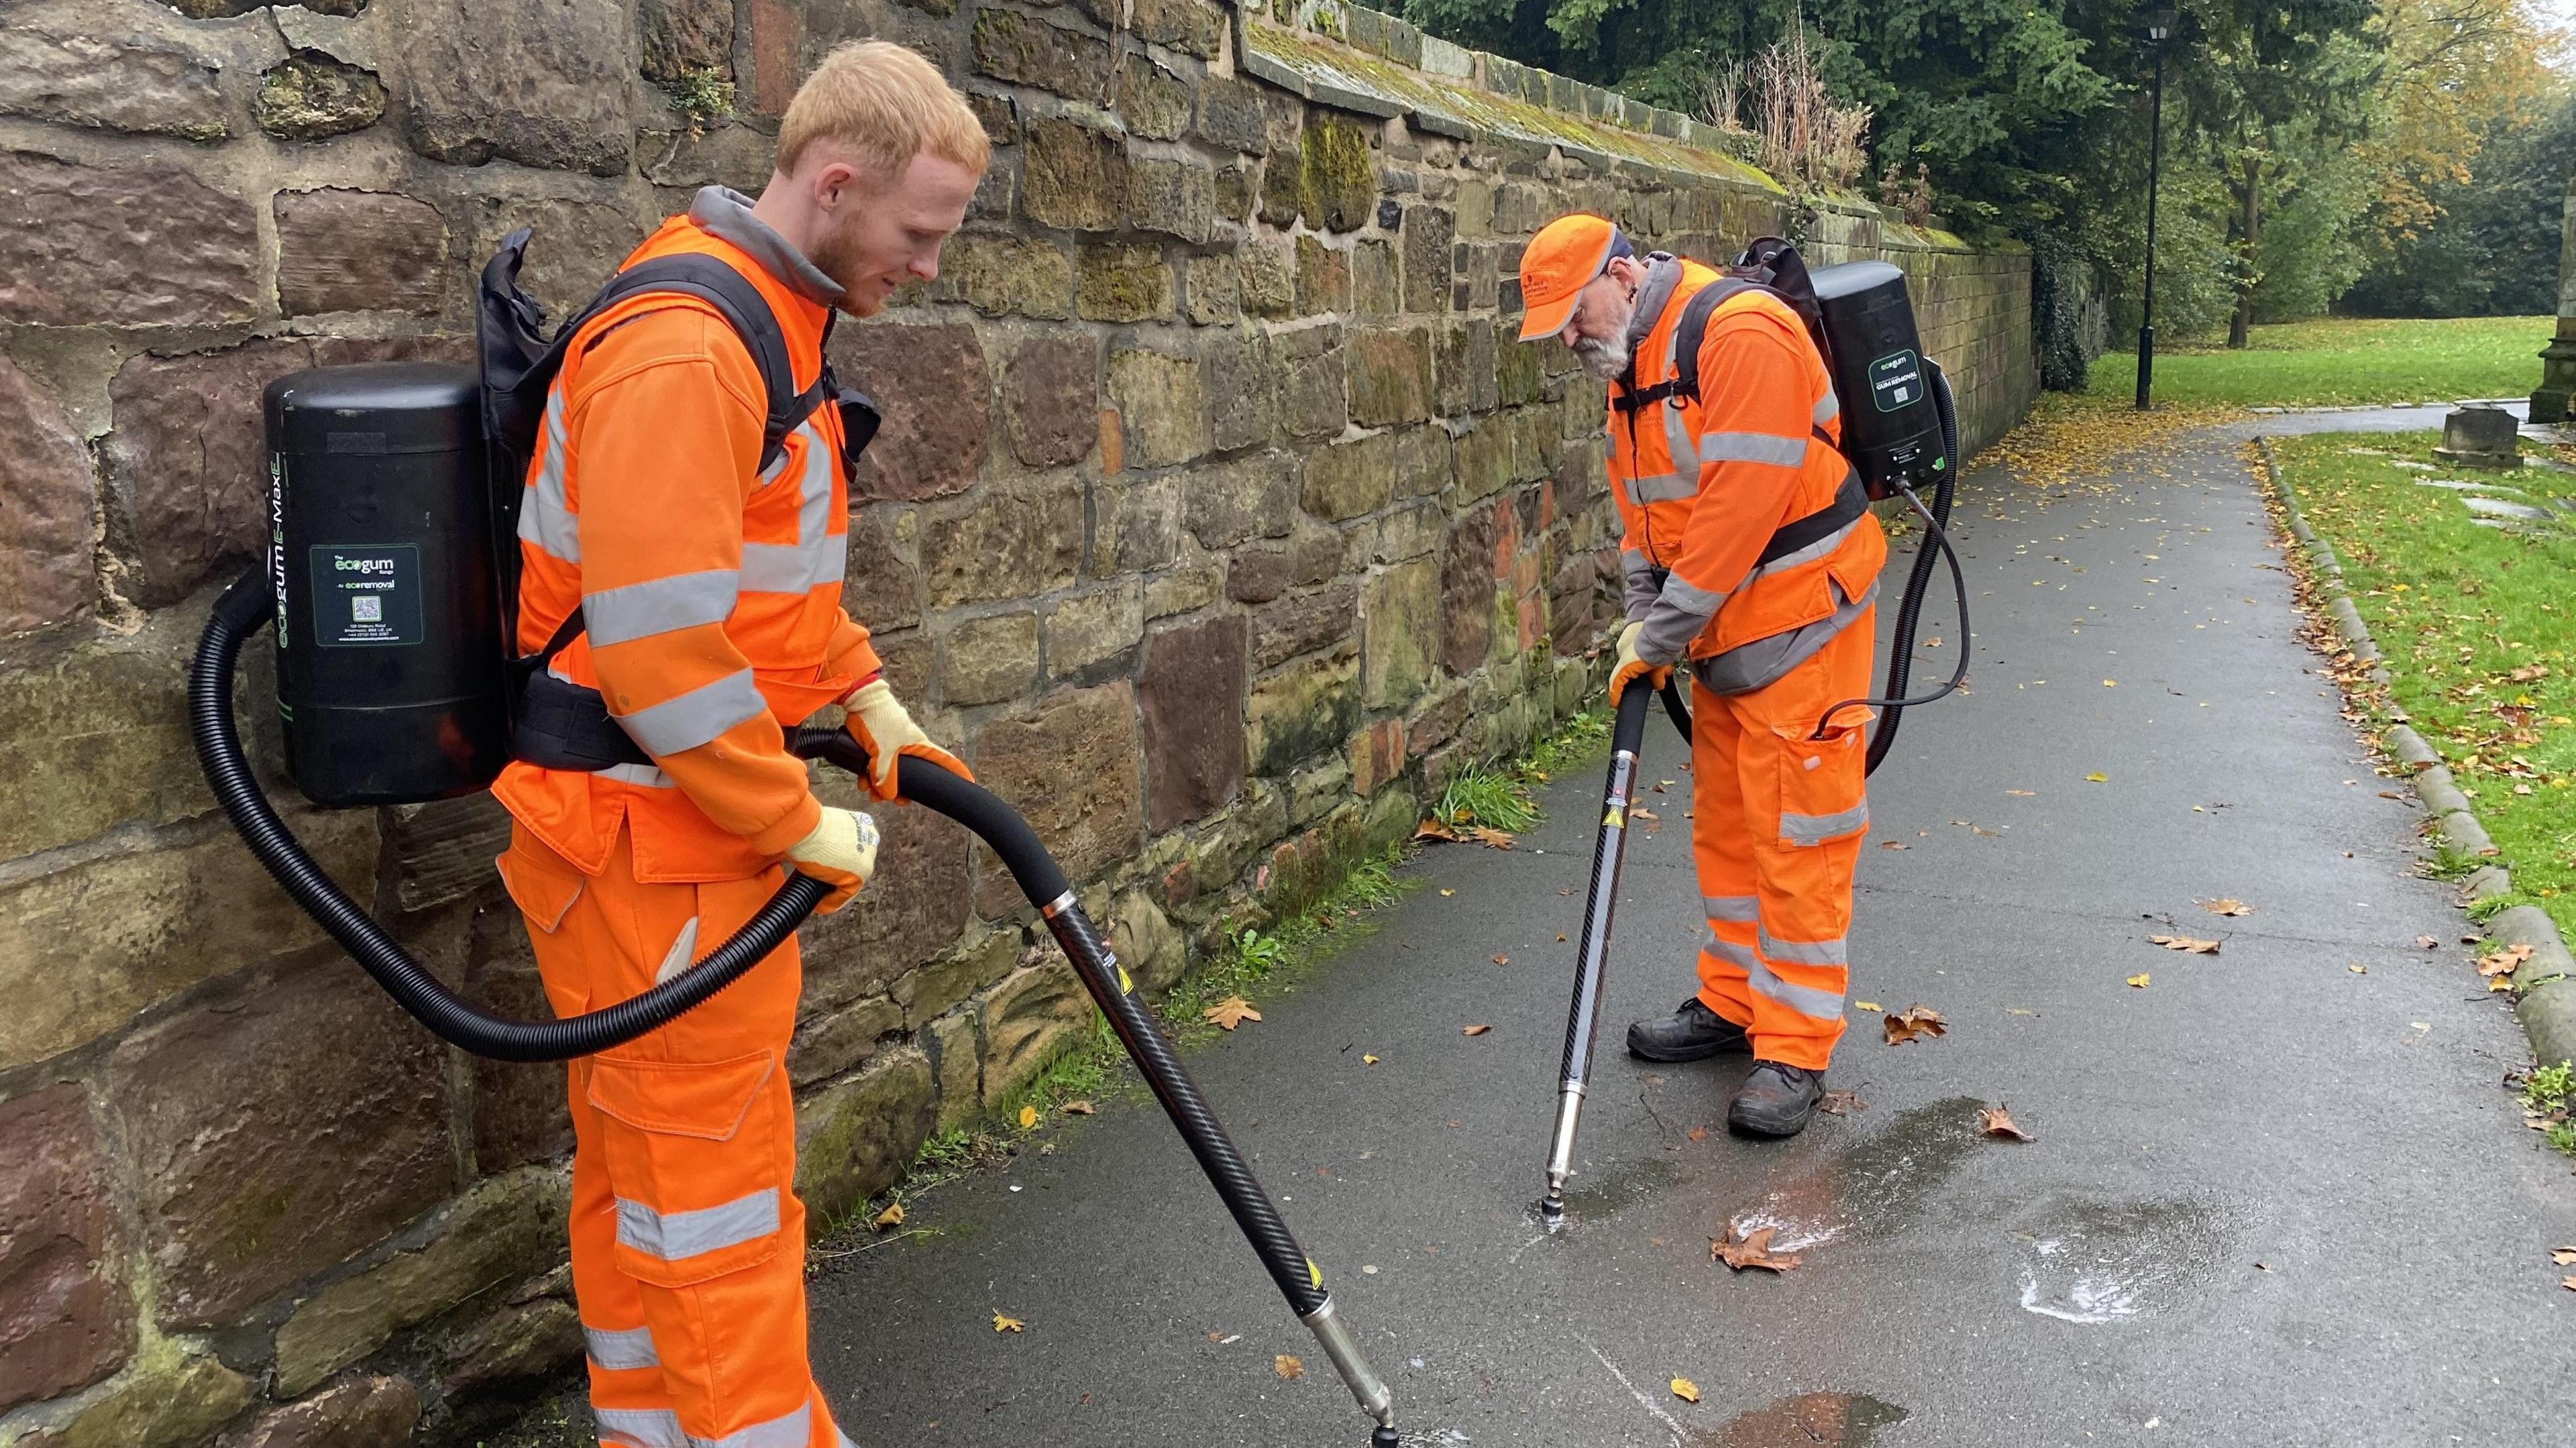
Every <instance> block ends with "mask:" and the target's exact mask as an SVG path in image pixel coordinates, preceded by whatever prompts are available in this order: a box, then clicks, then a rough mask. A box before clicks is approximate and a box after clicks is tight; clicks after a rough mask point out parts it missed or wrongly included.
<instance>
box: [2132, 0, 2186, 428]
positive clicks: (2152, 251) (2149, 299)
mask: <svg viewBox="0 0 2576 1448" xmlns="http://www.w3.org/2000/svg"><path fill="white" fill-rule="evenodd" d="M2176 19H2177V17H2176V16H2175V14H2174V12H2173V11H2171V10H2153V11H2149V12H2148V14H2147V39H2148V40H2149V41H2150V42H2152V43H2153V44H2154V46H2155V47H2156V82H2155V97H2156V98H2155V103H2154V105H2155V108H2154V112H2153V114H2154V117H2155V119H2154V120H2153V121H2151V122H2150V123H2149V129H2148V132H2147V281H2146V286H2145V287H2144V288H2143V289H2141V292H2140V295H2139V298H2138V411H2140V412H2144V411H2146V410H2147V394H2148V391H2149V389H2150V388H2151V387H2152V386H2153V385H2154V381H2155V375H2156V183H2157V182H2158V181H2159V180H2160V179H2162V176H2161V173H2162V169H2163V162H2164V151H2165V41H2166V40H2167V39H2168V38H2170V37H2171V36H2172V35H2173V32H2174V21H2175V20H2176Z"/></svg>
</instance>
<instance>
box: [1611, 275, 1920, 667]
mask: <svg viewBox="0 0 2576 1448" xmlns="http://www.w3.org/2000/svg"><path fill="white" fill-rule="evenodd" d="M1719 279H1720V278H1719V275H1718V273H1717V272H1715V271H1714V270H1711V269H1710V268H1708V267H1705V266H1702V265H1700V264H1699V263H1698V262H1695V261H1688V260H1677V259H1675V258H1672V257H1669V256H1663V255H1657V256H1654V257H1652V258H1650V259H1649V261H1648V265H1647V277H1646V281H1645V283H1644V285H1643V286H1642V287H1641V288H1640V289H1639V291H1638V295H1637V315H1636V319H1635V321H1634V322H1632V323H1631V325H1630V327H1629V342H1630V349H1631V355H1632V357H1633V358H1634V361H1633V363H1632V364H1631V371H1630V374H1629V377H1628V379H1627V380H1626V381H1625V383H1624V385H1623V384H1620V383H1614V384H1612V386H1611V389H1610V398H1611V406H1610V413H1609V428H1610V437H1611V458H1610V485H1611V490H1612V492H1613V493H1614V494H1615V495H1616V497H1617V499H1618V504H1619V518H1620V523H1621V528H1622V531H1621V537H1620V561H1621V565H1622V571H1623V572H1624V574H1625V575H1626V583H1627V590H1626V593H1627V614H1628V618H1629V620H1630V621H1631V622H1643V623H1644V624H1645V628H1644V630H1643V631H1642V632H1641V633H1640V635H1639V638H1638V643H1637V653H1638V657H1640V658H1642V659H1644V660H1645V661H1646V662H1648V663H1652V664H1665V663H1677V662H1680V661H1681V660H1683V659H1684V658H1687V659H1689V660H1690V661H1691V664H1692V667H1693V671H1694V672H1695V673H1697V674H1698V676H1699V678H1700V682H1701V683H1703V684H1704V685H1706V686H1707V687H1708V688H1710V689H1711V690H1713V691H1715V692H1717V693H1721V694H1731V693H1741V692H1743V691H1745V690H1749V689H1757V688H1760V687H1762V686H1763V685H1765V684H1768V683H1770V682H1771V681H1773V680H1774V679H1777V678H1779V677H1780V676H1781V675H1783V674H1785V673H1787V672H1788V671H1789V670H1790V669H1792V668H1794V667H1796V666H1797V665H1798V664H1799V663H1801V662H1803V661H1804V660H1806V659H1808V658H1810V657H1812V656H1814V654H1815V653H1816V651H1817V650H1819V649H1821V648H1823V647H1824V646H1825V644H1826V643H1827V642H1829V641H1830V640H1831V639H1832V638H1833V637H1834V635H1836V634H1838V633H1840V632H1841V631H1842V629H1843V628H1844V627H1845V626H1846V625H1848V624H1849V623H1850V622H1851V621H1852V620H1854V619H1856V618H1859V617H1860V616H1861V615H1862V614H1864V613H1866V612H1867V611H1868V609H1869V608H1870V606H1871V605H1872V604H1873V603H1874V602H1875V601H1876V600H1877V597H1878V574H1879V569H1880V567H1881V565H1883V564H1884V563H1885V562H1886V560H1887V535H1886V534H1885V532H1884V531H1882V530H1881V529H1880V527H1879V525H1878V520H1877V519H1876V518H1874V517H1872V516H1870V515H1869V514H1868V513H1867V512H1865V511H1863V512H1860V513H1859V514H1858V516H1857V517H1855V518H1854V519H1853V520H1852V521H1851V522H1850V523H1848V524H1846V525H1844V526H1842V527H1839V528H1836V529H1834V530H1833V531H1831V532H1830V533H1827V534H1825V535H1824V536H1822V537H1821V538H1818V539H1816V540H1815V541H1813V542H1811V543H1808V544H1806V545H1805V546H1803V547H1799V548H1796V549H1794V550H1793V551H1790V552H1787V553H1784V554H1783V555H1782V556H1780V557H1778V558H1775V559H1772V560H1770V561H1768V562H1764V561H1762V554H1763V552H1764V550H1765V548H1766V546H1767V545H1768V544H1769V543H1770V541H1771V538H1772V535H1773V534H1774V533H1776V532H1778V531H1779V530H1780V529H1781V527H1782V526H1783V525H1785V524H1789V523H1792V522H1795V521H1797V520H1799V519H1802V518H1808V517H1810V516H1811V515H1815V514H1819V513H1823V512H1825V511H1827V510H1829V509H1831V508H1832V507H1833V506H1834V505H1835V502H1836V497H1837V494H1839V493H1841V492H1842V491H1843V489H1844V488H1845V484H1846V479H1848V478H1849V477H1850V475H1851V467H1850V464H1849V462H1848V461H1847V460H1846V459H1845V458H1844V457H1843V455H1842V453H1841V452H1840V451H1838V447H1839V444H1840V442H1841V438H1842V419H1841V413H1840V409H1839V407H1838V405H1837V403H1836V401H1835V398H1834V388H1833V379H1832V377H1831V375H1830V374H1829V373H1827V371H1826V370H1825V362H1824V358H1823V357H1821V356H1819V355H1818V354H1817V351H1816V346H1815V343H1814V342H1813V341H1812V340H1810V339H1809V337H1808V335H1807V329H1806V326H1805V324H1804V323H1803V322H1801V321H1800V320H1799V318H1798V315H1797V313H1795V312H1793V311H1791V310H1790V309H1789V307H1788V305H1787V304H1786V303H1785V302H1782V301H1781V300H1780V299H1779V298H1778V297H1776V296H1773V295H1771V294H1769V293H1768V292H1763V291H1758V290H1748V291H1745V292H1742V293H1739V294H1737V295H1735V296H1732V297H1729V298H1727V299H1726V300H1725V301H1723V302H1721V303H1719V304H1718V306H1717V309H1716V311H1715V312H1714V313H1712V314H1711V315H1710V317H1709V319H1708V324H1707V327H1706V329H1705V330H1704V331H1703V332H1702V334H1701V340H1700V354H1699V393H1700V395H1699V397H1698V399H1696V400H1693V399H1690V398H1687V397H1683V396H1679V395H1674V396H1668V397H1664V398H1662V399H1661V400H1655V401H1647V402H1645V403H1644V404H1643V405H1642V406H1639V407H1636V408H1634V409H1633V410H1626V411H1623V410H1622V409H1621V407H1620V405H1619V403H1620V400H1621V399H1622V398H1623V397H1628V396H1635V395H1642V394H1645V393H1647V392H1648V391H1650V390H1651V389H1654V388H1656V387H1658V386H1659V385H1661V384H1664V383H1667V382H1670V381H1671V380H1672V379H1673V378H1674V377H1675V375H1676V373H1677V371H1678V366H1677V359H1676V357H1675V355H1674V352H1675V347H1676V345H1677V344H1678V341H1679V336H1678V333H1679V330H1680V322H1681V316H1682V312H1683V310H1684V307H1685V305H1686V304H1687V303H1688V302H1689V300H1690V298H1691V296H1692V294H1694V293H1696V292H1697V291H1699V289H1700V288H1702V287H1704V286H1708V285H1710V284H1711V283H1713V282H1716V281H1718V280H1719Z"/></svg>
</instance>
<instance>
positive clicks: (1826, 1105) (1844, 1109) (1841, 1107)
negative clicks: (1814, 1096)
mask: <svg viewBox="0 0 2576 1448" xmlns="http://www.w3.org/2000/svg"><path fill="white" fill-rule="evenodd" d="M1816 1109H1817V1110H1818V1111H1821V1112H1823V1113H1825V1114H1826V1115H1827V1116H1849V1115H1851V1114H1852V1113H1853V1112H1855V1111H1867V1110H1868V1109H1869V1103H1868V1102H1866V1101H1863V1100H1861V1099H1860V1093H1859V1092H1857V1091H1828V1092H1826V1093H1825V1096H1824V1099H1823V1100H1821V1101H1819V1102H1817V1103H1816Z"/></svg>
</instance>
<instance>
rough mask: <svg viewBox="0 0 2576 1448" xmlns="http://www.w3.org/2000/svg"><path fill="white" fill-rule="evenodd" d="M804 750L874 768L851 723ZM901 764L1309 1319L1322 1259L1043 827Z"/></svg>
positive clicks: (801, 735) (803, 737)
mask: <svg viewBox="0 0 2576 1448" xmlns="http://www.w3.org/2000/svg"><path fill="white" fill-rule="evenodd" d="M796 751H797V752H798V753H799V754H803V755H806V756H807V757H809V758H820V759H823V760H825V761H827V762H829V763H833V764H838V765H840V766H842V767H843V768H846V769H850V770H853V771H860V770H865V769H866V768H867V754H866V753H865V752H864V751H863V750H861V749H860V748H859V744H858V741H857V740H855V739H852V738H851V737H850V735H849V733H848V731H846V730H841V729H805V730H800V731H798V738H797V741H796ZM900 763H901V769H902V785H903V796H904V798H906V799H908V800H911V801H913V802H914V803H916V804H919V805H922V806H924V807H926V808H928V809H930V810H932V811H933V812H935V813H938V814H943V815H946V816H948V817H949V818H950V819H953V820H955V821H957V822H958V823H959V824H962V825H964V826H965V827H966V828H968V829H970V830H972V831H974V832H975V833H976V834H977V835H979V836H981V837H982V838H983V840H984V842H985V843H986V844H988V845H990V846H992V848H993V853H994V854H995V855H996V856H997V857H999V858H1000V860H1001V861H1002V864H1003V865H1004V867H1006V868H1007V869H1009V870H1010V872H1011V878H1012V879H1013V880H1015V881H1017V882H1018V884H1019V887H1020V893H1021V894H1023V895H1026V896H1027V897H1028V898H1029V902H1030V903H1031V904H1033V905H1036V906H1037V907H1038V909H1039V911H1040V913H1041V914H1042V915H1043V916H1044V917H1045V920H1046V923H1047V928H1048V929H1049V930H1051V931H1053V932H1054V933H1055V938H1056V943H1057V944H1059V945H1061V946H1063V947H1064V953H1065V955H1066V957H1067V958H1068V959H1070V960H1071V961H1072V962H1073V968H1074V970H1075V972H1076V973H1077V974H1079V975H1080V976H1081V977H1082V983H1083V985H1084V986H1085V987H1086V988H1088V989H1089V990H1090V992H1091V997H1092V999H1093V1000H1095V1001H1097V1002H1099V1004H1100V1009H1101V1013H1102V1014H1104V1015H1106V1016H1108V1017H1109V1026H1110V1029H1111V1030H1113V1031H1116V1032H1117V1033H1118V1042H1119V1044H1120V1045H1122V1046H1125V1047H1126V1048H1127V1054H1128V1055H1130V1056H1132V1057H1134V1058H1135V1061H1136V1066H1137V1069H1138V1070H1140V1071H1141V1072H1143V1073H1144V1076H1145V1084H1146V1085H1148V1086H1150V1087H1152V1088H1153V1092H1154V1099H1156V1100H1158V1101H1160V1102H1162V1103H1163V1110H1164V1111H1165V1112H1166V1113H1167V1114H1168V1115H1170V1117H1171V1118H1172V1124H1173V1125H1174V1126H1176V1127H1178V1128H1180V1133H1181V1138H1182V1139H1183V1140H1185V1141H1187V1142H1188V1143H1189V1144H1190V1152H1191V1154H1192V1155H1194V1156H1196V1157H1197V1158H1198V1159H1199V1166H1200V1168H1201V1170H1203V1171H1205V1172H1206V1173H1207V1178H1208V1181H1209V1182H1210V1183H1211V1184H1212V1185H1214V1186H1215V1187H1216V1192H1217V1195H1218V1196H1220V1197H1222V1198H1224V1199H1225V1207H1226V1210H1227V1211H1229V1212H1231V1213H1233V1214H1234V1221H1235V1225H1237V1226H1239V1227H1241V1228H1242V1229H1243V1235H1244V1236H1246V1237H1247V1238H1250V1239H1251V1242H1252V1248H1253V1250H1254V1251H1255V1252H1258V1253H1259V1254H1260V1255H1261V1265H1262V1266H1264V1267H1266V1268H1268V1269H1269V1271H1270V1278H1271V1280H1272V1281H1273V1282H1276V1283H1278V1284H1279V1291H1280V1294H1281V1295H1282V1296H1284V1297H1286V1298H1287V1299H1288V1305H1289V1306H1291V1307H1294V1308H1295V1309H1297V1314H1298V1315H1299V1316H1300V1317H1303V1316H1305V1315H1307V1314H1308V1313H1311V1312H1313V1311H1314V1310H1315V1309H1316V1308H1317V1307H1319V1306H1321V1305H1322V1304H1323V1301H1324V1291H1323V1288H1322V1286H1321V1284H1320V1283H1319V1282H1318V1281H1317V1280H1316V1272H1315V1268H1314V1265H1313V1264H1312V1263H1310V1262H1308V1261H1307V1260H1306V1254H1305V1252H1304V1251H1302V1250H1300V1249H1299V1247H1298V1246H1297V1241H1296V1239H1295V1238H1294V1237H1291V1236H1290V1235H1288V1225H1287V1223H1285V1222H1283V1221H1281V1220H1280V1217H1279V1209H1278V1208H1277V1207H1275V1206H1273V1205H1272V1204H1271V1201H1270V1197H1269V1194H1268V1193H1266V1192H1264V1191H1263V1190H1262V1189H1261V1183H1259V1182H1258V1181H1256V1180H1254V1179H1253V1175H1252V1168H1251V1167H1249V1166H1247V1165H1245V1164H1244V1160H1243V1155H1242V1153H1241V1152H1239V1151H1237V1150H1236V1149H1235V1145H1234V1142H1233V1141H1232V1139H1230V1138H1229V1137H1227V1135H1226V1134H1225V1128H1224V1127H1223V1126H1222V1125H1220V1124H1219V1123H1218V1122H1217V1119H1216V1113H1215V1112H1213V1111H1210V1110H1209V1109H1208V1104H1207V1098H1206V1097H1204V1096H1202V1095H1200V1094H1199V1088H1198V1083H1197V1082H1195V1081H1193V1080H1191V1079H1190V1073H1189V1070H1188V1069H1187V1068H1186V1067H1184V1066H1182V1064H1181V1058H1180V1057H1179V1056H1178V1055H1177V1054H1175V1053H1174V1052H1173V1050H1172V1044H1171V1042H1170V1041H1169V1040H1167V1039H1165V1038H1164V1036H1163V1032H1162V1028H1161V1027H1160V1026H1158V1025H1156V1024H1155V1022H1154V1016H1153V1012H1152V1011H1151V1009H1150V1008H1148V1007H1147V1006H1146V1004H1145V1003H1144V1001H1143V1000H1142V999H1140V998H1138V996H1137V995H1136V993H1135V984H1134V981H1133V980H1132V979H1131V978H1130V977H1129V976H1128V974H1127V972H1126V970H1125V969H1124V968H1123V967H1121V966H1120V965H1119V964H1118V958H1117V957H1116V956H1115V955H1112V954H1111V953H1110V951H1109V948H1108V947H1107V946H1106V945H1104V944H1103V943H1102V942H1101V939H1100V934H1099V931H1098V930H1097V929H1096V928H1095V927H1094V926H1093V925H1092V923H1091V917H1090V916H1088V915H1087V914H1085V913H1084V912H1083V909H1082V905H1081V903H1080V902H1079V901H1077V900H1075V899H1074V898H1073V897H1072V894H1071V886H1070V885H1069V884H1068V883H1067V882H1066V880H1065V877H1064V870H1063V869H1062V868H1061V867H1060V866H1058V865H1057V864H1056V862H1055V858H1054V857H1053V856H1052V855H1049V854H1048V853H1047V850H1046V846H1045V845H1043V844H1041V843H1040V842H1039V840H1038V837H1037V832H1036V831H1035V830H1032V829H1030V828H1029V822H1028V821H1027V820H1026V819H1024V818H1022V817H1021V815H1020V813H1019V811H1017V810H1015V809H1012V808H1011V807H1010V806H1009V805H1007V804H1004V803H1002V801H1001V800H999V799H996V798H995V797H994V796H993V795H992V794H991V793H990V792H988V791H986V790H984V789H982V788H980V787H978V786H976V785H974V784H970V783H968V782H967V781H965V780H963V779H960V778H958V777H957V776H956V775H953V774H950V773H949V772H948V771H946V770H944V769H941V768H939V767H938V766H936V765H933V764H931V763H929V762H928V761H926V760H917V759H911V758H906V759H904V760H902V761H901V762H900Z"/></svg>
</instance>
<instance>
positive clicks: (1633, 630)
mask: <svg viewBox="0 0 2576 1448" xmlns="http://www.w3.org/2000/svg"><path fill="white" fill-rule="evenodd" d="M1645 631H1646V625H1645V624H1644V623H1643V622H1642V621H1640V622H1637V623H1632V624H1630V625H1628V626H1627V627H1626V628H1623V629H1621V630H1619V662H1618V665H1617V667H1615V668H1613V669H1612V670H1611V671H1610V702H1611V704H1612V705H1613V706H1616V705H1617V704H1618V702H1619V696H1620V695H1621V694H1623V693H1626V692H1627V690H1628V685H1629V684H1630V683H1632V682H1635V681H1636V680H1639V679H1643V680H1644V681H1645V684H1646V687H1647V688H1649V689H1660V688H1662V687H1663V686H1664V685H1666V684H1667V683H1670V682H1671V681H1672V677H1673V666H1672V665H1670V664H1650V663H1647V662H1646V661H1645V660H1644V659H1641V658H1639V657H1637V636H1638V635H1640V634H1642V633H1644V632H1645Z"/></svg>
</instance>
